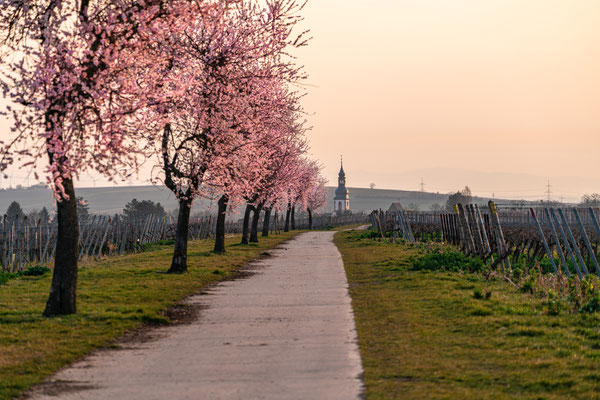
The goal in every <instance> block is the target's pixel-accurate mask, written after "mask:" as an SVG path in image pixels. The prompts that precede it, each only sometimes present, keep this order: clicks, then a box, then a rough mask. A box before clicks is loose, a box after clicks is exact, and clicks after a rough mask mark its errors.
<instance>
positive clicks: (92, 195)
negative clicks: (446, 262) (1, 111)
mask: <svg viewBox="0 0 600 400" xmlns="http://www.w3.org/2000/svg"><path fill="white" fill-rule="evenodd" d="M334 190H335V188H334V187H328V188H327V191H328V195H329V200H328V201H327V207H326V208H325V211H328V212H329V211H332V210H333V193H334ZM348 190H349V191H350V208H351V209H352V211H354V212H359V211H370V210H374V209H379V208H382V209H387V208H388V207H389V206H390V204H391V203H393V202H400V203H402V204H403V205H404V206H408V205H409V204H416V205H418V206H419V210H421V211H426V210H429V209H430V207H431V206H432V205H433V204H436V203H437V204H442V205H443V204H444V203H445V202H446V200H447V199H448V195H447V194H441V193H428V192H418V191H408V190H391V189H390V190H388V189H365V188H349V189H348ZM77 196H81V197H83V198H84V199H85V200H86V201H87V203H88V205H89V207H90V211H91V212H92V213H97V214H115V213H119V212H121V211H122V210H123V207H125V204H127V203H128V202H129V201H131V200H132V199H138V200H152V201H154V202H159V203H161V204H162V205H163V206H164V207H165V209H166V210H168V211H170V210H173V209H176V208H177V201H176V199H175V196H173V194H172V193H171V192H170V191H169V190H167V189H166V188H162V187H158V186H113V187H99V188H81V189H77ZM476 200H477V201H478V202H480V203H481V202H486V201H487V200H488V199H484V198H476ZM13 201H17V202H18V203H19V204H20V205H21V207H22V208H23V210H24V211H25V212H30V211H33V210H39V209H41V208H42V207H47V208H48V209H51V208H52V207H53V198H52V192H51V191H50V190H49V189H46V188H40V187H34V188H28V189H10V190H0V213H4V212H5V211H6V209H7V208H8V205H9V204H10V203H11V202H13ZM211 206H212V208H214V205H212V204H211V202H210V201H208V200H204V201H201V202H199V203H197V204H195V206H194V211H193V212H198V211H203V210H207V209H209V208H210V207H211Z"/></svg>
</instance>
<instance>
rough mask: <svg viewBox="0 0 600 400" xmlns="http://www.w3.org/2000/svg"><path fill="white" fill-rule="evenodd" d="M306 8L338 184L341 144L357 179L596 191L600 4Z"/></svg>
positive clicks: (527, 194)
mask: <svg viewBox="0 0 600 400" xmlns="http://www.w3.org/2000/svg"><path fill="white" fill-rule="evenodd" d="M305 17H306V18H305V21H304V24H305V25H306V26H307V27H310V29H311V34H312V36H313V40H312V41H311V43H310V46H308V47H307V48H304V49H302V50H301V51H300V52H299V55H298V57H299V59H300V60H301V61H302V62H303V64H304V65H305V67H306V70H307V72H308V73H309V75H310V79H309V81H308V82H309V83H310V85H312V86H310V87H309V89H308V96H307V98H306V101H305V107H306V108H307V110H309V111H312V112H314V113H315V115H314V116H312V117H311V118H310V121H311V124H312V125H313V127H314V128H313V131H312V132H311V133H310V139H311V143H312V151H313V154H314V155H315V156H316V157H317V158H318V159H319V160H321V161H322V162H323V164H324V165H325V168H326V169H325V171H326V175H327V178H328V179H329V180H330V183H334V182H335V181H336V179H337V175H336V174H337V171H338V170H339V157H340V154H343V155H344V169H345V171H346V175H347V181H348V184H349V185H350V186H357V187H366V186H368V185H369V183H371V182H373V183H375V184H376V187H381V188H394V189H412V190H418V189H419V184H420V182H421V178H423V179H424V182H425V190H430V191H434V192H435V191H440V192H448V191H451V190H454V191H456V190H458V189H460V188H461V187H462V186H464V185H470V186H471V188H472V189H473V191H474V192H475V193H481V194H485V195H490V194H491V193H494V192H496V195H500V194H502V195H504V196H505V197H515V198H516V197H518V198H521V197H524V198H532V197H535V196H537V197H545V196H546V194H545V191H546V189H547V188H546V187H545V185H547V181H548V180H550V181H551V186H552V188H551V192H552V196H553V197H554V196H556V197H557V198H558V197H559V196H565V197H570V198H571V199H576V198H578V197H579V196H580V195H581V194H583V193H589V192H592V191H596V192H600V180H598V179H596V176H597V171H598V166H599V161H598V160H599V158H598V150H599V145H600V135H599V132H600V113H599V112H598V111H599V110H600V24H598V21H599V20H600V2H598V1H596V0H578V1H565V0H562V1H553V0H527V1H523V0H485V1H481V0H371V1H362V0H327V1H324V0H318V1H317V0H313V1H310V2H309V4H308V5H307V7H306V10H305ZM450 178H452V182H450V180H451V179H450ZM461 182H463V183H461Z"/></svg>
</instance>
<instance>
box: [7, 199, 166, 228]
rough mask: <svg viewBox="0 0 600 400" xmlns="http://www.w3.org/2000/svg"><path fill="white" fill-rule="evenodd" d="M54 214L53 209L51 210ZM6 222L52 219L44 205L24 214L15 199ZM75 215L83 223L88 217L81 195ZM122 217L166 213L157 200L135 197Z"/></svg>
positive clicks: (88, 212)
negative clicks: (140, 199) (39, 208)
mask: <svg viewBox="0 0 600 400" xmlns="http://www.w3.org/2000/svg"><path fill="white" fill-rule="evenodd" d="M52 214H54V210H52ZM5 215H6V223H7V224H9V225H11V224H13V223H15V222H17V221H22V220H24V219H25V218H27V220H28V221H33V222H34V223H35V224H37V223H38V222H39V223H40V224H42V225H47V224H48V223H49V222H50V221H51V220H52V215H51V214H50V212H49V211H48V209H47V208H46V207H42V209H41V210H34V211H31V212H29V213H28V214H25V212H24V211H23V208H22V207H21V205H20V204H19V203H18V202H17V201H13V202H12V203H10V205H9V206H8V208H7V209H6V213H5ZM77 215H78V216H79V220H80V222H83V223H85V222H86V221H87V220H88V219H89V218H90V207H89V204H88V202H87V201H86V200H85V199H84V198H83V197H77ZM120 215H121V216H122V217H124V218H127V219H143V218H147V217H149V216H150V215H154V216H158V217H164V216H165V215H166V212H165V208H164V207H163V206H162V204H160V203H158V202H156V203H155V202H153V201H151V200H142V201H138V200H137V199H133V200H131V201H130V202H129V203H127V204H126V205H125V208H123V212H122V214H120Z"/></svg>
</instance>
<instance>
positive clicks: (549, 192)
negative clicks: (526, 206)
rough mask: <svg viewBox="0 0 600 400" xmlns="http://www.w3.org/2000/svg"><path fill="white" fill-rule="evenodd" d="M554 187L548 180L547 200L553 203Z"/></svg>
mask: <svg viewBox="0 0 600 400" xmlns="http://www.w3.org/2000/svg"><path fill="white" fill-rule="evenodd" d="M551 195H552V185H550V181H549V180H548V184H547V185H546V196H547V197H546V200H548V201H552V196H551Z"/></svg>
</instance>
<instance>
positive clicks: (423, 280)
mask: <svg viewBox="0 0 600 400" xmlns="http://www.w3.org/2000/svg"><path fill="white" fill-rule="evenodd" d="M361 236H362V237H361ZM334 240H335V243H336V245H337V246H338V248H339V250H340V252H341V253H342V257H343V260H344V265H345V268H346V273H347V276H348V282H349V285H350V295H351V296H352V305H353V308H354V313H355V318H356V325H357V330H358V338H359V345H360V351H361V356H362V360H363V367H364V381H365V385H366V397H367V399H370V400H371V399H437V398H453V399H454V398H457V399H482V398H485V399H504V398H516V399H565V398H573V399H600V316H599V315H598V314H560V315H558V316H550V315H546V314H545V313H544V312H543V308H544V305H543V299H541V298H539V297H536V296H532V295H529V294H523V293H521V292H519V291H518V290H517V289H515V288H514V287H512V286H510V285H509V284H507V283H505V282H503V281H489V282H486V281H485V280H484V278H482V277H481V276H479V275H476V274H469V273H461V272H429V271H413V270H411V265H412V263H411V262H410V261H409V258H410V257H411V256H414V257H419V256H421V255H423V248H422V247H421V248H420V247H419V246H418V245H417V246H409V245H400V244H391V243H387V242H379V241H374V240H372V239H368V238H365V237H364V233H358V232H338V233H337V234H336V236H335V239H334ZM488 293H489V296H488V295H487V294H488Z"/></svg>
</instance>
